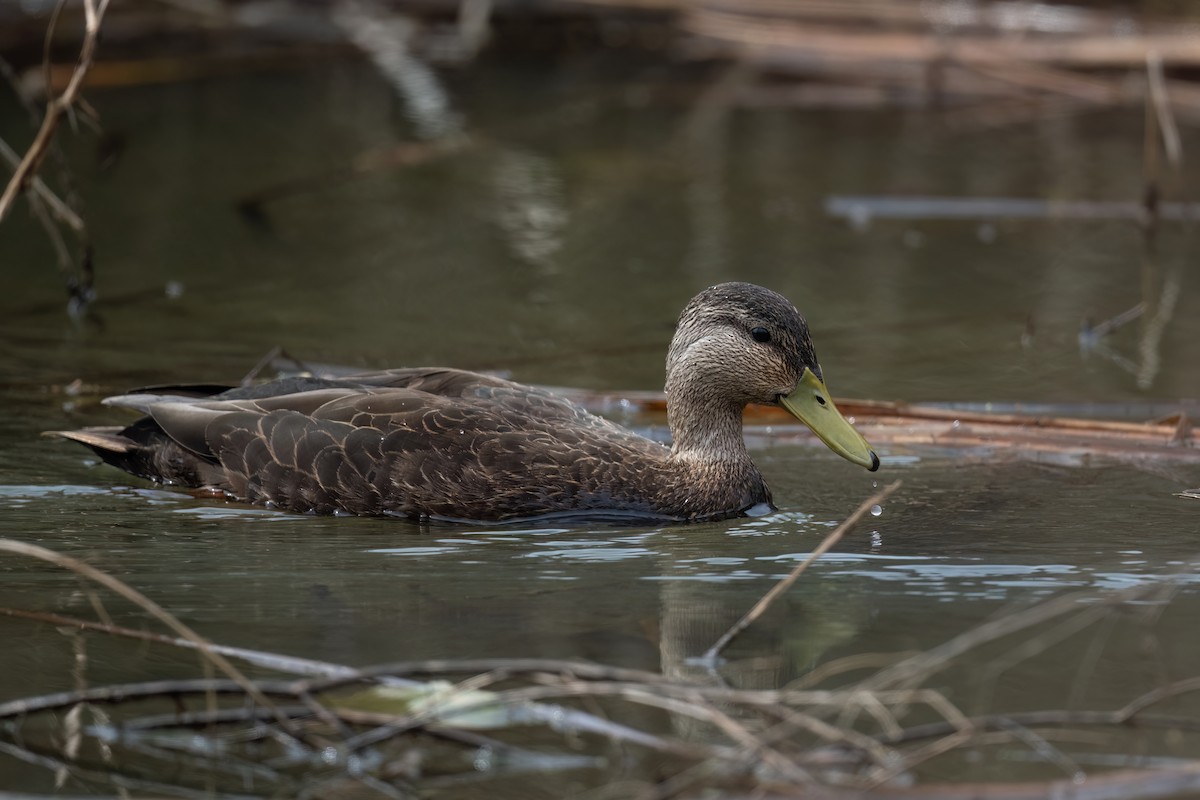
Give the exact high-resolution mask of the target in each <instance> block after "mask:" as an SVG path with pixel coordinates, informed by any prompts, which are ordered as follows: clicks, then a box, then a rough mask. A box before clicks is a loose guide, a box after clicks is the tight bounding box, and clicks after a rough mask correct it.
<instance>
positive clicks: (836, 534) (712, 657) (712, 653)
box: [699, 481, 901, 663]
mask: <svg viewBox="0 0 1200 800" xmlns="http://www.w3.org/2000/svg"><path fill="white" fill-rule="evenodd" d="M900 483H901V481H895V482H894V483H892V484H890V485H888V486H885V487H884V488H883V489H881V490H880V491H878V492H876V493H875V494H874V495H872V496H871V497H868V498H867V499H866V500H864V501H863V502H862V505H860V506H859V507H858V508H857V509H855V511H854V513H853V514H851V515H850V516H849V517H846V520H845V522H843V523H842V524H841V525H838V526H837V528H835V529H834V531H833V532H832V533H830V534H829V535H828V536H826V537H825V539H824V541H822V542H821V544H819V545H817V549H816V550H813V552H812V554H811V555H809V557H808V558H806V559H805V560H804V561H802V562H801V563H800V564H798V565H797V566H796V568H795V569H793V570H792V572H791V574H790V575H788V576H787V577H786V578H784V579H783V580H781V581H780V582H779V583H777V584H775V585H774V586H773V587H771V591H769V592H767V593H766V594H765V595H764V596H763V598H762V599H761V600H759V601H758V603H756V604H755V606H754V608H752V609H750V610H749V611H748V612H746V615H745V616H743V617H742V618H741V619H739V620H738V621H737V622H736V623H734V625H733V627H732V628H730V629H729V630H728V631H726V632H725V633H724V635H722V636H721V638H720V639H718V640H717V641H716V643H715V644H714V645H713V646H712V647H710V648H708V650H707V651H706V652H705V653H704V655H703V656H701V657H700V659H699V660H700V661H702V662H708V663H714V662H715V661H716V660H717V658H718V657H719V656H720V654H721V651H722V650H724V649H725V646H726V645H728V644H729V643H730V642H732V641H733V640H734V638H735V637H736V636H737V635H738V634H740V633H741V632H742V631H744V630H746V628H748V627H750V626H751V625H752V624H753V623H754V621H755V620H756V619H758V618H759V617H761V616H762V615H763V612H765V611H766V610H767V609H768V608H769V607H770V606H771V603H774V602H775V600H776V599H777V598H778V597H779V596H780V595H781V594H783V593H784V592H786V591H787V590H788V589H789V588H790V587H791V585H792V584H793V583H795V582H796V579H797V578H799V577H800V576H801V575H802V574H803V573H804V570H806V569H808V567H809V565H810V564H812V563H813V562H814V561H816V560H817V559H818V558H820V557H821V556H823V555H824V554H825V553H828V552H829V551H830V549H832V548H833V546H834V545H835V544H837V543H838V542H839V541H841V538H842V536H843V535H845V533H846V531H848V530H850V529H851V528H853V527H854V526H855V525H857V524H858V521H859V520H860V519H862V518H863V517H864V516H866V514H867V512H868V511H870V510H871V508H872V507H873V506H876V505H879V504H880V503H882V502H883V501H884V500H886V499H887V498H888V497H889V496H890V495H891V494H892V492H894V491H896V490H897V489H899V488H900Z"/></svg>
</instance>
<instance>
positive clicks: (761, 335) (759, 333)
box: [750, 328, 771, 344]
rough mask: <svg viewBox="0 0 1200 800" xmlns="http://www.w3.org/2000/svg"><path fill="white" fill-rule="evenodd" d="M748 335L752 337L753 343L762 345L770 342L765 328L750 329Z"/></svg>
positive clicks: (769, 335)
mask: <svg viewBox="0 0 1200 800" xmlns="http://www.w3.org/2000/svg"><path fill="white" fill-rule="evenodd" d="M750 335H751V336H753V337H754V341H756V342H760V343H762V344H766V343H767V342H769V341H771V332H770V331H769V330H767V329H766V328H751V329H750Z"/></svg>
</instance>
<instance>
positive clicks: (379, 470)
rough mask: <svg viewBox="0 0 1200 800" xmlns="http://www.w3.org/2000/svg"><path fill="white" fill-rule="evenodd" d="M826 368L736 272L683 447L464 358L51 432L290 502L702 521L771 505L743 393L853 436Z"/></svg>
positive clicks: (689, 388)
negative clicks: (460, 365) (471, 368)
mask: <svg viewBox="0 0 1200 800" xmlns="http://www.w3.org/2000/svg"><path fill="white" fill-rule="evenodd" d="M820 375H821V372H820V367H819V366H818V364H817V360H816V355H815V353H814V351H813V347H812V342H811V340H810V338H809V334H808V328H807V325H806V324H805V322H804V319H803V318H802V317H801V316H800V314H799V312H797V311H796V309H795V308H794V307H793V306H792V305H791V304H790V303H788V302H787V300H785V299H784V298H783V297H781V296H780V295H778V294H775V293H774V292H771V291H769V290H767V289H763V288H761V287H758V286H754V285H752V284H745V283H726V284H720V285H718V286H714V287H711V288H709V289H706V290H705V291H703V292H701V293H700V294H699V295H697V296H696V297H695V298H693V299H692V301H691V302H690V303H689V304H688V305H687V307H686V308H685V309H684V311H683V313H682V314H681V315H680V318H679V324H678V327H677V330H676V333H675V336H674V338H673V340H672V342H671V347H670V351H669V353H668V357H667V386H666V389H667V407H668V417H669V420H670V426H671V431H672V435H673V437H674V441H673V445H672V446H671V447H666V446H664V445H661V444H658V443H656V442H653V441H650V440H648V439H646V438H643V437H641V436H638V435H636V434H634V433H632V432H631V431H628V430H626V429H624V428H622V427H620V426H618V425H616V424H614V423H612V422H609V421H607V420H605V419H602V418H600V417H596V416H594V415H592V414H589V413H588V412H586V411H584V410H583V409H582V408H580V407H579V406H577V405H575V404H574V403H572V402H570V401H569V400H566V399H564V398H561V397H557V396H555V395H554V394H552V393H550V392H548V391H546V390H543V389H537V388H533V387H529V386H523V385H521V384H517V383H512V382H510V381H507V380H503V379H500V378H495V377H491V376H488V375H481V374H477V373H472V372H464V371H461V370H454V369H397V370H387V371H384V372H375V373H368V374H363V375H356V376H351V377H347V378H341V379H322V378H290V379H283V380H278V381H274V382H271V383H267V384H263V385H260V386H252V387H244V388H239V389H232V390H228V391H224V392H220V393H218V394H213V395H211V396H202V397H187V396H181V395H179V394H161V393H147V392H143V393H138V394H130V395H122V396H119V397H114V398H109V399H108V400H107V401H105V402H106V403H107V404H109V405H116V406H125V407H131V408H135V409H137V410H139V411H141V412H143V413H144V414H146V416H144V417H142V418H141V419H139V420H138V421H136V422H134V423H133V424H132V425H130V426H128V427H126V428H124V429H118V428H92V429H85V430H82V431H57V432H54V434H55V435H58V436H63V437H65V438H68V439H72V440H75V441H79V442H82V443H83V444H86V445H88V446H89V447H91V448H92V449H93V450H94V451H95V452H96V453H98V454H99V455H100V457H101V458H103V459H104V460H105V461H106V462H108V463H110V464H113V465H115V466H117V467H120V468H121V469H124V470H126V471H128V472H131V473H133V474H135V475H140V476H142V477H146V478H150V479H152V480H156V481H160V482H162V483H168V484H177V485H183V486H192V487H213V488H216V489H219V490H222V491H224V492H226V493H227V494H228V495H229V496H231V497H232V498H236V499H238V500H242V501H247V502H251V503H262V504H267V505H272V506H276V507H279V508H284V509H288V510H291V511H299V512H315V513H319V514H328V513H338V512H344V513H350V514H391V515H400V516H405V517H415V518H437V519H456V520H473V521H505V520H511V519H519V518H525V517H531V516H540V515H545V514H559V513H584V514H589V515H603V514H632V515H637V516H646V517H656V518H662V519H668V520H677V521H685V520H698V519H710V518H716V517H725V516H732V515H736V514H739V513H742V512H744V511H746V510H748V509H750V508H751V507H754V506H756V505H760V504H769V503H770V502H771V493H770V491H769V490H768V489H767V487H766V485H765V483H764V482H763V478H762V475H761V474H760V473H759V471H758V469H757V468H756V467H755V466H754V464H753V462H752V461H751V459H750V455H749V453H748V452H747V450H746V447H745V443H744V441H743V439H742V427H741V425H742V423H741V419H742V411H743V409H744V408H745V406H746V404H748V403H766V404H776V403H779V404H783V405H784V406H785V407H786V408H789V410H792V411H793V413H796V414H797V415H798V416H801V418H802V419H803V418H804V417H803V415H802V413H801V412H798V411H797V410H796V409H795V408H794V407H793V406H795V405H796V402H797V397H799V396H800V395H802V394H803V395H804V397H808V395H809V394H812V396H813V397H815V398H816V400H815V404H819V408H818V409H817V413H818V415H824V416H827V410H831V411H832V414H833V416H834V417H836V421H837V422H838V423H840V425H841V426H844V428H845V430H843V429H842V428H841V427H839V428H837V430H836V431H835V433H836V435H837V436H839V437H843V439H844V438H845V437H846V436H850V438H851V439H853V437H857V433H854V432H853V429H852V428H850V427H849V425H848V423H845V421H844V420H842V418H841V416H840V414H838V413H837V411H836V409H834V408H833V405H832V402H831V401H828V399H827V397H826V396H824V385H823V384H821V383H820ZM813 381H815V383H813ZM810 385H811V386H818V387H819V390H815V389H814V390H811V391H810V389H809V388H808V387H810ZM806 402H808V403H809V405H813V407H814V408H817V405H815V404H814V402H813V401H806ZM805 413H806V412H805ZM831 419H832V417H831ZM804 421H805V422H806V423H808V424H810V425H811V426H813V428H814V430H817V432H818V434H820V435H822V438H824V439H826V441H827V443H829V444H830V446H831V447H832V448H833V449H834V450H835V451H838V452H840V453H841V454H842V455H844V456H845V457H847V458H849V459H851V460H853V461H856V462H857V463H860V464H862V465H863V466H866V467H868V468H870V469H874V468H876V467H877V466H878V459H877V458H876V457H875V454H874V453H873V452H870V449H869V448H868V447H867V446H866V442H865V441H861V437H858V438H857V440H856V441H853V442H852V443H851V444H850V445H847V444H845V442H844V441H843V439H837V440H836V441H833V440H831V439H830V438H829V437H828V436H826V435H825V434H822V431H821V425H823V424H825V423H823V422H821V421H820V420H818V421H817V422H816V423H814V422H813V421H812V420H810V419H804ZM846 431H850V432H851V434H847V433H846ZM835 438H836V437H835ZM847 441H849V440H847ZM858 442H861V447H860V446H859V444H858ZM848 450H849V451H850V452H848Z"/></svg>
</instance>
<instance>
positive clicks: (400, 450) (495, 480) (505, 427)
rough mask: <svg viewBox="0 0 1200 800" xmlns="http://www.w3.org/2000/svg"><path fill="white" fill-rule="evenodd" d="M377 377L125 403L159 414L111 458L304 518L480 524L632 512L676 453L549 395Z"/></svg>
mask: <svg viewBox="0 0 1200 800" xmlns="http://www.w3.org/2000/svg"><path fill="white" fill-rule="evenodd" d="M398 373H403V374H398ZM376 375H377V377H373V378H369V379H368V380H365V381H364V380H358V381H356V382H355V384H353V385H347V384H342V385H339V386H334V387H328V386H327V387H326V388H321V389H315V390H311V391H301V392H285V393H282V394H279V393H275V394H270V395H268V396H263V397H246V396H245V395H244V394H241V395H235V396H232V397H231V396H230V395H231V393H224V394H222V395H220V396H219V397H218V398H201V399H196V398H187V397H181V396H172V397H161V396H155V395H127V396H122V397H119V398H112V399H110V400H109V401H108V402H109V404H111V405H122V406H130V407H133V408H136V409H138V410H140V411H143V412H144V413H146V414H147V415H148V416H147V417H146V418H144V419H143V420H140V421H139V422H137V423H135V424H134V425H132V426H130V427H129V428H127V429H126V430H124V431H122V432H121V434H120V440H119V442H118V443H119V444H120V447H114V448H113V450H114V452H108V453H107V454H105V453H103V452H101V455H102V456H103V457H105V460H107V461H110V462H111V463H114V464H116V465H117V466H121V467H122V468H125V469H127V470H129V471H131V472H135V473H137V474H141V475H147V476H149V477H154V478H157V479H159V480H164V481H170V482H178V483H185V484H186V483H202V484H205V485H211V486H216V487H219V488H222V489H224V490H226V491H228V492H230V493H231V494H232V495H234V496H236V497H238V498H241V499H243V500H248V501H250V502H259V503H272V504H275V505H278V506H281V507H284V508H289V509H292V510H296V511H309V510H312V511H317V512H322V513H327V512H330V511H337V510H342V511H348V512H351V513H357V514H372V513H399V514H407V515H421V514H425V515H430V516H444V517H459V518H469V519H498V518H505V517H512V516H527V515H529V514H530V513H539V512H548V511H557V510H570V509H572V508H575V507H577V506H580V505H582V506H584V507H589V506H591V505H595V504H596V503H598V502H602V500H603V498H602V497H600V495H605V494H610V495H613V497H612V501H613V505H621V506H628V505H630V504H631V503H634V502H636V501H637V496H638V495H639V492H637V491H636V487H637V485H638V482H639V476H641V475H644V474H648V473H649V472H650V471H651V470H650V465H651V464H653V463H656V462H657V461H658V460H660V459H662V458H664V457H665V453H666V450H665V448H663V447H662V446H661V445H658V444H655V443H653V442H650V441H648V440H646V439H644V438H642V437H639V436H637V435H635V434H633V433H631V432H629V431H627V430H625V429H623V428H621V427H619V426H617V425H614V424H613V423H611V422H608V421H606V420H603V419H600V418H598V417H595V416H593V415H591V414H589V413H587V412H586V411H584V410H583V409H582V408H580V407H578V406H576V405H575V404H573V403H571V402H570V401H567V400H565V399H563V398H561V397H557V396H555V395H553V394H551V393H549V392H546V391H544V390H540V389H531V388H530V387H524V386H521V385H520V384H514V383H511V382H509V381H505V380H503V379H499V378H493V377H491V376H479V375H476V374H474V373H462V372H459V371H450V370H437V371H434V370H424V371H418V370H406V371H392V372H391V373H388V374H382V373H380V374H376ZM396 383H401V384H402V385H400V386H396V385H395V384H396ZM427 389H428V390H432V391H427ZM73 438H76V439H77V440H79V441H84V443H85V444H89V445H90V446H92V447H93V449H97V448H96V442H94V441H85V440H84V439H80V438H79V437H73ZM131 441H132V442H135V443H137V446H136V447H133V446H130V445H129V442H131ZM116 450H119V451H120V452H115V451H116ZM97 452H100V450H99V449H97ZM621 465H625V466H624V467H622V466H621ZM621 470H625V471H626V473H625V474H623V473H622V472H621ZM635 473H636V474H635ZM618 495H620V496H619V497H618Z"/></svg>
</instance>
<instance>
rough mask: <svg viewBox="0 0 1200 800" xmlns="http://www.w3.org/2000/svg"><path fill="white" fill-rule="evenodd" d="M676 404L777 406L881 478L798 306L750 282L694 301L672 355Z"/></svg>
mask: <svg viewBox="0 0 1200 800" xmlns="http://www.w3.org/2000/svg"><path fill="white" fill-rule="evenodd" d="M667 397H668V401H669V402H671V403H673V404H685V405H687V404H690V405H695V404H696V403H697V402H704V403H709V404H716V405H720V404H723V403H724V404H728V405H732V406H736V407H737V408H738V409H739V416H740V409H741V408H744V407H745V406H746V404H748V403H759V404H762V405H778V406H782V407H783V408H785V409H787V410H788V411H789V412H790V413H791V414H792V415H793V416H795V417H796V418H797V419H798V420H800V421H801V422H803V423H804V424H805V425H807V426H808V427H810V428H812V430H813V432H814V433H815V434H816V435H817V436H818V437H820V439H821V441H823V442H825V444H826V445H828V447H829V449H830V450H832V451H833V452H835V453H837V454H838V455H840V456H841V457H843V458H845V459H847V460H848V461H852V462H854V463H855V464H858V465H860V466H863V467H866V468H867V469H869V470H871V471H872V472H874V471H875V470H877V469H879V457H878V456H877V455H875V452H874V451H873V450H872V449H871V446H870V445H869V444H867V440H866V439H864V438H863V437H862V435H861V434H859V432H858V431H856V430H855V429H854V426H852V425H851V424H850V423H849V422H848V421H847V420H846V418H845V417H843V416H842V414H841V412H839V411H838V410H837V407H836V406H834V404H833V398H832V397H831V396H830V394H829V390H828V389H826V388H825V381H824V379H823V377H822V374H821V366H820V364H818V363H817V354H816V352H815V351H814V349H813V344H812V339H811V338H810V337H809V333H808V324H807V323H806V322H805V321H804V317H803V316H801V315H800V312H799V311H797V310H796V307H795V306H793V305H792V304H791V303H789V302H788V301H787V299H785V298H784V297H782V296H781V295H779V294H776V293H775V292H772V291H771V290H769V289H764V288H763V287H761V286H755V285H754V284H751V283H721V284H718V285H716V286H712V287H709V288H708V289H705V290H704V291H703V292H701V293H700V294H698V295H696V296H695V297H694V298H692V300H691V302H690V303H688V304H687V307H686V308H684V309H683V313H682V314H680V315H679V324H678V326H677V328H676V330H675V337H674V339H672V340H671V348H670V350H669V352H668V354H667Z"/></svg>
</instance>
